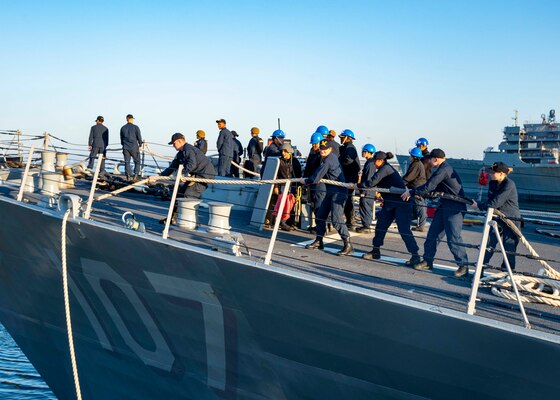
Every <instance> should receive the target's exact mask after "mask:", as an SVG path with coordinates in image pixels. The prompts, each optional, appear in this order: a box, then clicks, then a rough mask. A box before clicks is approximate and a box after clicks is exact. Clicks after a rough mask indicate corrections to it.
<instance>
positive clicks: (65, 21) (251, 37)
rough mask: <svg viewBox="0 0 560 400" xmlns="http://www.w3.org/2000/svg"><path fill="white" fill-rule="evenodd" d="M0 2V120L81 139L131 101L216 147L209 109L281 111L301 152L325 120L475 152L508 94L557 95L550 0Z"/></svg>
mask: <svg viewBox="0 0 560 400" xmlns="http://www.w3.org/2000/svg"><path fill="white" fill-rule="evenodd" d="M0 2H1V10H2V17H1V19H2V22H1V23H0V44H1V51H2V62H0V79H1V81H0V82H1V83H2V84H1V88H2V91H1V93H2V95H1V96H0V129H17V128H20V129H22V130H23V131H24V133H30V134H35V133H42V132H44V131H48V132H50V133H52V134H54V135H56V136H59V137H62V138H65V139H67V140H69V141H73V142H83V143H86V140H87V135H88V133H89V127H90V126H91V125H92V124H93V122H94V120H95V117H96V116H97V115H98V114H101V115H103V116H104V117H105V121H106V125H107V126H108V127H109V129H110V132H111V138H110V141H111V142H118V131H119V128H120V126H121V125H122V124H124V123H125V118H124V117H125V115H126V114H128V113H132V114H134V115H135V117H136V123H137V124H138V125H139V126H140V128H141V130H142V133H143V136H144V137H145V140H147V141H151V142H159V143H164V142H165V143H166V142H167V141H168V140H169V137H170V135H171V134H172V133H174V132H177V131H178V132H182V133H184V134H185V135H186V136H187V139H188V140H189V141H192V139H193V138H194V133H195V131H196V130H197V129H203V130H205V131H206V132H207V137H208V139H209V141H210V143H211V146H210V147H213V146H212V145H214V144H215V140H216V137H217V128H216V124H215V123H214V121H215V120H216V119H217V118H222V117H223V118H225V119H226V120H227V121H228V128H230V129H235V130H237V131H238V132H239V133H240V134H241V137H240V138H241V140H242V142H243V143H244V144H246V142H247V141H248V139H249V133H248V132H249V129H250V128H251V127H252V126H258V127H260V128H261V132H263V135H262V136H268V135H270V133H271V132H272V131H273V130H274V129H275V128H276V123H277V118H278V117H280V118H281V123H282V129H283V130H284V131H285V132H286V134H287V136H288V137H290V138H292V140H293V142H294V143H295V144H297V145H299V147H300V148H301V149H302V151H303V152H304V153H307V151H308V148H309V146H308V141H309V136H310V134H311V133H312V132H313V131H314V130H315V128H316V127H317V125H320V124H324V125H327V126H328V127H329V128H330V129H335V130H336V131H337V132H340V131H341V130H342V129H346V128H348V129H352V130H353V131H354V132H355V134H356V136H357V143H356V144H357V146H360V147H361V146H362V145H364V144H365V143H368V142H369V143H373V144H374V145H375V146H376V147H377V148H378V149H383V150H386V151H395V150H398V151H399V152H404V151H406V150H408V149H409V148H410V147H412V145H413V143H414V141H415V139H417V138H418V137H419V136H425V137H427V138H428V139H429V140H430V147H440V148H443V149H444V150H446V152H447V154H448V156H450V157H470V158H480V157H481V156H482V150H483V149H484V148H485V147H487V146H496V145H497V144H498V143H499V141H500V138H501V129H502V128H503V126H504V125H506V124H509V123H511V122H512V121H511V117H512V116H513V110H514V109H517V110H519V112H520V120H521V122H523V121H524V120H538V119H539V116H540V115H541V113H545V112H546V113H548V110H549V109H550V108H556V109H558V110H559V111H560V96H559V93H560V79H558V78H559V77H558V71H559V70H560V48H559V43H558V41H559V37H560V36H559V35H558V31H559V25H558V18H559V17H560V2H558V1H538V0H533V1H512V0H508V1H491V0H487V1H477V0H469V1H444V0H441V1H428V0H426V1H420V0H419V1H405V0H393V1H389V0H387V1H373V0H372V1H351V0H350V1H344V2H343V1H339V2H338V1H337V2H334V1H325V0H323V1H301V0H300V1H290V0H284V1H262V0H261V1H244V0H236V1H207V2H202V1H196V2H191V1H166V0H161V1H134V2H127V1H120V2H118V1H96V2H85V1H80V2H78V1H72V2H71V1H48V2H47V1H7V0H0ZM170 152H171V149H170Z"/></svg>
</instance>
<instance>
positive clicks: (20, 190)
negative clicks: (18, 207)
mask: <svg viewBox="0 0 560 400" xmlns="http://www.w3.org/2000/svg"><path fill="white" fill-rule="evenodd" d="M34 148H35V145H33V144H32V145H31V147H30V149H29V157H27V163H26V164H25V171H24V172H23V176H22V177H21V186H20V187H19V193H18V195H17V201H21V200H22V199H23V191H24V190H25V185H26V184H27V175H29V167H30V166H31V159H32V158H33V150H34Z"/></svg>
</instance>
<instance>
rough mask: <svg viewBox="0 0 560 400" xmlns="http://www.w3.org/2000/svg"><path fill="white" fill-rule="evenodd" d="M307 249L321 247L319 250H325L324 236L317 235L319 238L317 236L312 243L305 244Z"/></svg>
mask: <svg viewBox="0 0 560 400" xmlns="http://www.w3.org/2000/svg"><path fill="white" fill-rule="evenodd" d="M305 248H306V249H319V250H323V249H324V248H325V246H324V245H323V238H322V237H320V236H317V238H315V240H314V241H313V242H312V243H309V244H308V245H306V246H305Z"/></svg>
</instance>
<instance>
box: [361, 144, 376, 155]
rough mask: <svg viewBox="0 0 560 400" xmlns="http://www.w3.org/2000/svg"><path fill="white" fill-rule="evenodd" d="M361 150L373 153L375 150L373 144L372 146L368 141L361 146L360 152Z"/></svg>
mask: <svg viewBox="0 0 560 400" xmlns="http://www.w3.org/2000/svg"><path fill="white" fill-rule="evenodd" d="M363 151H366V152H368V153H371V154H373V153H375V152H376V151H377V150H375V146H374V145H373V144H369V143H368V144H366V145H364V147H362V152H363Z"/></svg>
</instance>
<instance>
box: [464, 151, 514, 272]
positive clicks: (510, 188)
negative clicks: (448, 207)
mask: <svg viewBox="0 0 560 400" xmlns="http://www.w3.org/2000/svg"><path fill="white" fill-rule="evenodd" d="M511 170H512V169H511V168H509V167H508V166H507V165H506V164H505V163H503V162H496V163H494V164H492V166H491V167H490V168H488V169H487V170H486V172H488V174H490V179H491V181H490V183H489V185H488V200H487V201H485V202H483V203H480V204H476V202H474V203H473V206H474V207H478V208H479V209H480V210H487V209H488V208H495V209H496V210H499V211H501V212H502V213H503V214H504V215H505V216H506V217H508V218H513V220H512V222H513V223H514V224H515V226H517V228H519V229H520V228H521V222H520V221H519V219H520V218H521V213H520V212H519V203H518V198H517V188H516V187H515V182H513V181H512V180H511V179H509V178H508V174H509V173H510V172H511ZM498 229H499V230H500V236H501V237H502V242H503V243H504V249H505V250H506V253H507V259H508V261H509V265H510V267H511V269H512V270H514V269H515V254H513V253H515V252H516V250H517V245H518V244H519V237H518V236H517V235H516V234H515V233H514V232H513V231H512V229H511V228H510V227H508V226H507V224H506V223H505V222H504V221H502V220H501V219H498ZM497 243H498V238H496V235H495V234H494V232H490V238H489V239H488V245H487V247H486V252H485V253H484V264H488V262H489V261H490V259H491V258H492V256H493V255H494V249H495V248H496V244H497ZM506 269H507V268H506V264H505V262H503V261H502V270H504V271H505V270H506Z"/></svg>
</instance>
